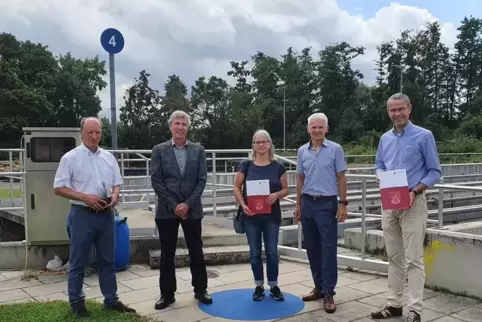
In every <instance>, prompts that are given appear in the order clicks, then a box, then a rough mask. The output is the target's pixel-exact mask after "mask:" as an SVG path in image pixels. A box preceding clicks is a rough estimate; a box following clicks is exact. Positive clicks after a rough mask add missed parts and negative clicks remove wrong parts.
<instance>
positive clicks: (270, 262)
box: [244, 215, 280, 286]
mask: <svg viewBox="0 0 482 322" xmlns="http://www.w3.org/2000/svg"><path fill="white" fill-rule="evenodd" d="M244 224H245V227H246V237H247V238H248V244H249V261H250V263H251V269H252V270H253V276H254V281H255V283H256V285H259V286H262V285H264V273H263V259H262V258H261V241H264V251H265V254H266V271H267V272H266V273H267V276H268V285H269V286H277V285H278V272H279V263H278V234H279V227H280V226H279V224H278V223H276V221H274V220H273V219H272V218H269V215H256V216H255V217H252V218H245V220H244Z"/></svg>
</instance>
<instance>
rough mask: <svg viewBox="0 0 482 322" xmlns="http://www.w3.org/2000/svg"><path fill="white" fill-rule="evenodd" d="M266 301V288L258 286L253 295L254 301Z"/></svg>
mask: <svg viewBox="0 0 482 322" xmlns="http://www.w3.org/2000/svg"><path fill="white" fill-rule="evenodd" d="M262 299H264V287H262V286H256V288H255V289H254V293H253V301H261V300H262Z"/></svg>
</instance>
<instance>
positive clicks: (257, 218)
mask: <svg viewBox="0 0 482 322" xmlns="http://www.w3.org/2000/svg"><path fill="white" fill-rule="evenodd" d="M249 180H269V188H270V192H269V193H270V194H269V196H268V197H267V198H266V200H265V202H266V203H267V204H268V205H270V208H271V211H270V212H269V213H261V214H260V213H259V212H256V214H254V212H255V211H254V209H250V208H249V207H248V202H247V197H246V189H243V190H244V195H243V192H242V187H243V185H245V183H246V181H249ZM288 193H289V191H288V180H287V178H286V168H285V167H284V166H283V164H281V163H280V162H278V161H277V160H276V158H275V155H274V146H273V143H272V141H271V136H270V135H269V133H268V132H266V131H265V130H258V131H256V133H254V135H253V141H252V152H251V154H250V157H249V158H248V159H246V160H243V161H242V162H241V163H240V164H239V166H238V170H237V172H236V178H235V182H234V196H235V198H236V200H237V201H238V203H239V204H240V205H241V208H242V209H243V214H242V215H243V221H242V222H243V225H244V230H245V232H246V237H247V239H248V245H249V252H250V256H249V260H250V263H251V269H252V271H253V276H254V282H255V285H256V286H255V290H254V293H253V300H254V301H261V300H262V299H263V298H264V294H265V291H264V274H263V260H262V258H261V245H262V241H264V248H265V254H266V271H267V277H268V285H269V287H270V295H271V296H272V297H273V298H274V299H275V300H277V301H283V300H284V296H283V293H282V292H281V290H280V288H279V286H278V271H279V263H278V235H279V230H280V225H281V207H280V202H279V200H280V199H282V198H284V197H286V196H287V195H288ZM268 208H269V207H268Z"/></svg>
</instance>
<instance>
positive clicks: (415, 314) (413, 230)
mask: <svg viewBox="0 0 482 322" xmlns="http://www.w3.org/2000/svg"><path fill="white" fill-rule="evenodd" d="M387 111H388V116H389V117H390V119H391V121H392V123H393V128H392V129H391V130H389V131H387V132H386V133H385V134H383V135H382V137H381V138H380V142H379V144H378V150H377V155H376V160H375V168H376V172H377V173H379V172H381V171H387V170H395V169H405V170H406V173H407V181H408V185H409V189H410V207H409V208H408V209H404V210H382V228H383V237H384V239H385V248H386V251H387V256H388V303H387V304H386V305H385V306H384V307H383V308H382V309H380V310H378V311H376V312H373V313H372V314H371V316H372V318H373V319H385V318H389V317H393V316H402V315H403V309H402V301H403V289H404V287H405V283H406V278H405V276H406V275H405V272H407V275H408V302H407V308H408V311H409V312H408V316H407V322H420V321H421V314H422V310H423V304H422V298H423V289H424V285H425V268H424V262H423V242H424V239H425V227H426V223H427V217H428V208H427V199H426V198H425V192H424V191H425V189H427V188H429V187H432V186H433V185H434V184H436V183H437V182H438V181H439V180H440V177H441V174H442V171H441V168H440V160H439V157H438V153H437V146H436V144H435V139H434V136H433V134H432V132H431V131H429V130H427V129H424V128H422V127H420V126H417V125H414V124H413V123H412V122H411V121H410V114H411V112H412V105H411V104H410V99H409V98H408V96H407V95H405V94H402V93H397V94H394V95H392V96H391V97H390V98H389V99H388V101H387Z"/></svg>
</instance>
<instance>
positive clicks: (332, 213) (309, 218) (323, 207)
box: [301, 196, 338, 295]
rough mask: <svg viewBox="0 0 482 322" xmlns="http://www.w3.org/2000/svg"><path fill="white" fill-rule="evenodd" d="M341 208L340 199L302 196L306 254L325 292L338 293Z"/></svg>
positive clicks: (302, 222)
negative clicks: (338, 239)
mask: <svg viewBox="0 0 482 322" xmlns="http://www.w3.org/2000/svg"><path fill="white" fill-rule="evenodd" d="M337 211H338V201H337V200H336V199H334V200H329V201H327V200H313V199H310V198H309V197H307V196H303V197H302V201H301V224H302V226H303V237H304V241H305V248H306V253H307V255H308V260H309V262H310V268H311V274H312V275H313V282H314V283H315V287H316V289H317V290H319V291H320V292H323V293H324V294H325V295H333V294H334V293H333V292H334V290H335V287H336V283H337V280H338V263H337V257H336V256H337V248H336V244H337V238H338V220H337V219H336V213H337Z"/></svg>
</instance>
